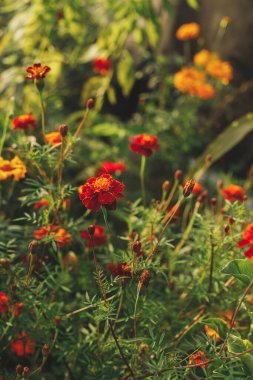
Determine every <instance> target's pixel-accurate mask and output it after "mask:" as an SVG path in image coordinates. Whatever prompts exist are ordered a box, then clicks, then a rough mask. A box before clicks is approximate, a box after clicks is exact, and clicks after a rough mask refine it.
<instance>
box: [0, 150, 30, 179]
mask: <svg viewBox="0 0 253 380" xmlns="http://www.w3.org/2000/svg"><path fill="white" fill-rule="evenodd" d="M26 171H27V170H26V167H25V164H24V163H23V162H22V161H21V160H20V158H19V157H18V156H15V157H14V158H13V159H12V160H4V159H3V158H2V157H0V181H4V180H6V179H8V178H10V177H12V176H13V178H14V180H15V181H19V180H20V179H22V178H24V177H25V174H26Z"/></svg>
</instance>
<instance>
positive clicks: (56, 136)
mask: <svg viewBox="0 0 253 380" xmlns="http://www.w3.org/2000/svg"><path fill="white" fill-rule="evenodd" d="M45 140H46V142H47V143H49V144H51V145H57V144H60V143H61V142H62V135H61V134H60V132H51V133H47V134H46V135H45Z"/></svg>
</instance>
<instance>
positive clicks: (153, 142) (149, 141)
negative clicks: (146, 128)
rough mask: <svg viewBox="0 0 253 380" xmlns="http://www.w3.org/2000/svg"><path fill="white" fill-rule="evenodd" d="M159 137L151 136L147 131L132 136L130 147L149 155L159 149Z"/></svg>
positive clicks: (139, 152)
mask: <svg viewBox="0 0 253 380" xmlns="http://www.w3.org/2000/svg"><path fill="white" fill-rule="evenodd" d="M159 148H160V145H159V144H158V138H157V137H156V136H151V135H149V134H147V133H143V134H141V135H137V136H133V137H130V149H131V151H132V152H135V153H138V154H141V155H142V156H145V157H149V156H151V154H152V153H153V150H158V149H159Z"/></svg>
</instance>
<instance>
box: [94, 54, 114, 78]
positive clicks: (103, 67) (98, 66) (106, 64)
mask: <svg viewBox="0 0 253 380" xmlns="http://www.w3.org/2000/svg"><path fill="white" fill-rule="evenodd" d="M92 66H93V70H94V71H97V72H98V73H99V74H101V75H106V74H108V73H109V71H110V70H111V68H112V63H111V60H110V58H97V59H95V60H94V61H93V63H92Z"/></svg>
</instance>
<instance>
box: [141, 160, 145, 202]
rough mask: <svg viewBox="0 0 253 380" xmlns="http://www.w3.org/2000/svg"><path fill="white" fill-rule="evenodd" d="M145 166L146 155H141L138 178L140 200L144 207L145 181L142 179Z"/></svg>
mask: <svg viewBox="0 0 253 380" xmlns="http://www.w3.org/2000/svg"><path fill="white" fill-rule="evenodd" d="M145 166H146V157H145V156H141V170H140V179H141V193H142V202H143V206H144V207H145V203H146V193H145V181H144V173H145Z"/></svg>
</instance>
